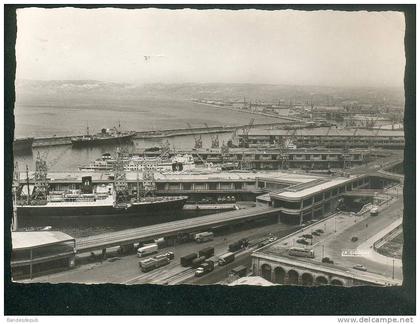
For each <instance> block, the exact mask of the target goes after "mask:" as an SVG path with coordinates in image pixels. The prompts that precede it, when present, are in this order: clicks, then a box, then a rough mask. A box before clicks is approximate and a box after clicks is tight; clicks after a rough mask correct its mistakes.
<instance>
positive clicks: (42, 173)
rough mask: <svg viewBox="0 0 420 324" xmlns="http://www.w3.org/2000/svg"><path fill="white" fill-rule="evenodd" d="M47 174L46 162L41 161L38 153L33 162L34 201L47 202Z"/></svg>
mask: <svg viewBox="0 0 420 324" xmlns="http://www.w3.org/2000/svg"><path fill="white" fill-rule="evenodd" d="M47 172H48V167H47V161H45V160H43V159H42V158H41V156H40V155H39V152H38V155H37V157H36V161H35V176H34V177H35V187H34V199H37V200H47V195H48V179H47ZM28 189H29V188H28Z"/></svg>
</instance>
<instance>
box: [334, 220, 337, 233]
mask: <svg viewBox="0 0 420 324" xmlns="http://www.w3.org/2000/svg"><path fill="white" fill-rule="evenodd" d="M334 233H337V218H336V216H334Z"/></svg>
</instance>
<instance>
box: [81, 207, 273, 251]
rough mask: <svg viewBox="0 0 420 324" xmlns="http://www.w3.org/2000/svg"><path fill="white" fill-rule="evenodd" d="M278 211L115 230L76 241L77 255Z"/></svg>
mask: <svg viewBox="0 0 420 324" xmlns="http://www.w3.org/2000/svg"><path fill="white" fill-rule="evenodd" d="M279 211H280V209H279V208H272V207H268V206H263V207H253V208H249V209H240V210H235V211H230V212H225V213H218V214H213V215H208V216H201V217H196V218H190V219H185V220H179V221H173V222H167V223H162V224H156V225H151V226H144V227H139V228H134V229H128V230H123V231H117V232H113V233H107V234H100V235H94V236H88V237H82V238H79V239H76V251H77V253H83V252H90V251H95V250H101V249H106V248H110V247H115V246H120V245H129V244H134V243H138V242H141V241H147V240H150V239H156V238H159V237H164V236H172V235H177V234H179V233H188V231H193V230H207V229H211V228H212V227H215V226H220V225H226V224H234V223H239V222H242V221H244V220H246V219H247V220H251V219H255V218H260V217H268V216H274V215H278V213H279Z"/></svg>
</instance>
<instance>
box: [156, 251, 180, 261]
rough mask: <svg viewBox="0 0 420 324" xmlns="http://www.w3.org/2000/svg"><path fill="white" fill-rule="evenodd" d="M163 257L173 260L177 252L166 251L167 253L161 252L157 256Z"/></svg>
mask: <svg viewBox="0 0 420 324" xmlns="http://www.w3.org/2000/svg"><path fill="white" fill-rule="evenodd" d="M162 257H167V258H168V259H169V260H173V259H174V258H175V254H174V253H173V252H166V253H163V254H159V255H157V256H156V258H162Z"/></svg>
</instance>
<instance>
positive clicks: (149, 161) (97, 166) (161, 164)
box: [79, 153, 195, 172]
mask: <svg viewBox="0 0 420 324" xmlns="http://www.w3.org/2000/svg"><path fill="white" fill-rule="evenodd" d="M115 163H116V159H115V158H113V157H112V156H111V154H109V153H105V154H102V156H101V157H100V158H98V159H96V160H94V161H92V162H91V163H89V164H88V165H85V166H82V167H79V170H80V171H88V172H91V171H100V172H104V171H111V170H113V169H114V167H115ZM146 166H153V168H154V169H155V170H156V171H158V172H168V171H169V172H171V171H191V170H194V169H195V163H194V158H193V156H192V155H190V154H183V155H181V154H177V155H175V156H174V157H172V158H164V157H159V156H157V157H143V156H139V155H131V156H127V158H126V159H124V170H125V171H127V172H130V171H144V168H145V167H146Z"/></svg>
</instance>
